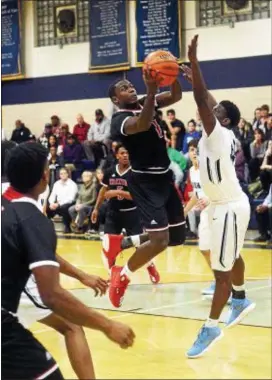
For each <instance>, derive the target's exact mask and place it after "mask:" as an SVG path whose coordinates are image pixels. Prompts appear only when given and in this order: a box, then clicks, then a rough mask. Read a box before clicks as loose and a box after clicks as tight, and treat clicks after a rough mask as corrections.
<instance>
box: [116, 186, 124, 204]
mask: <svg viewBox="0 0 272 380" xmlns="http://www.w3.org/2000/svg"><path fill="white" fill-rule="evenodd" d="M117 190H123V186H117ZM117 199H118V201H122V200H123V199H124V197H121V195H118V196H117Z"/></svg>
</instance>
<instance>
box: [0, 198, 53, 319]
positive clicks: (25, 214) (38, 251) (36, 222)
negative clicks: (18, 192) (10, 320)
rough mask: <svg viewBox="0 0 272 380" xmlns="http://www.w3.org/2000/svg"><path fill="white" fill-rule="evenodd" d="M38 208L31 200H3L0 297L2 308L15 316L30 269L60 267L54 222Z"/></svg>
mask: <svg viewBox="0 0 272 380" xmlns="http://www.w3.org/2000/svg"><path fill="white" fill-rule="evenodd" d="M38 207H39V206H38V203H37V202H35V201H34V200H33V199H31V198H27V197H23V198H20V199H16V200H14V201H12V202H9V201H8V200H6V199H5V198H4V197H2V223H1V246H2V254H1V263H2V273H1V286H2V294H1V296H2V307H3V308H5V309H6V310H7V311H11V312H12V313H16V312H17V309H18V305H19V301H20V297H21V293H22V291H23V289H24V287H25V285H26V283H27V280H28V278H29V275H30V271H31V269H33V268H36V267H38V266H43V265H53V266H59V264H58V263H57V261H56V256H55V252H56V245H57V238H56V233H55V230H54V226H53V223H52V221H51V220H49V219H48V218H47V217H46V216H45V215H43V214H42V213H41V211H40V210H39V208H38Z"/></svg>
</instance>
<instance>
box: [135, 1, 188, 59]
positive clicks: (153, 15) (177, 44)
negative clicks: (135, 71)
mask: <svg viewBox="0 0 272 380" xmlns="http://www.w3.org/2000/svg"><path fill="white" fill-rule="evenodd" d="M136 26H137V65H141V64H142V62H143V61H144V59H145V57H146V56H147V55H148V54H149V53H151V52H152V51H156V50H167V51H170V52H171V53H172V54H173V55H174V56H175V57H177V58H178V59H180V58H181V27H180V1H179V0H137V1H136Z"/></svg>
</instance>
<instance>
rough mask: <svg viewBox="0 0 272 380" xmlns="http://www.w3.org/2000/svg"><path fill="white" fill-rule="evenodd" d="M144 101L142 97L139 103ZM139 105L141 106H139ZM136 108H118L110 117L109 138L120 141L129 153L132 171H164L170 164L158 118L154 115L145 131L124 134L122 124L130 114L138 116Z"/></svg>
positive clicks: (139, 110) (139, 111) (138, 111)
mask: <svg viewBox="0 0 272 380" xmlns="http://www.w3.org/2000/svg"><path fill="white" fill-rule="evenodd" d="M143 102H144V98H143V99H141V100H140V103H143ZM140 107H141V106H140ZM141 110H142V108H139V109H138V110H119V111H117V112H116V113H115V114H113V116H112V119H111V138H112V140H115V141H121V142H122V143H123V144H124V146H125V147H126V149H127V150H128V153H129V159H130V162H131V168H132V171H135V172H140V173H163V172H164V173H165V172H166V171H167V170H168V167H169V165H170V160H169V158H168V155H167V150H166V142H165V139H164V134H163V130H162V128H161V126H160V122H159V120H157V119H156V118H155V117H154V119H153V121H152V123H151V126H150V128H149V129H148V130H147V131H145V132H140V133H137V134H134V135H126V133H125V131H124V124H125V122H126V120H127V119H128V118H129V117H131V116H139V115H140V113H141Z"/></svg>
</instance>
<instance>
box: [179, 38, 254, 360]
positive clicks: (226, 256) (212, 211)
mask: <svg viewBox="0 0 272 380" xmlns="http://www.w3.org/2000/svg"><path fill="white" fill-rule="evenodd" d="M197 40H198V36H195V37H194V38H193V40H192V41H191V44H190V45H189V48H188V58H189V61H190V63H191V78H192V85H193V93H194V99H195V101H196V104H197V107H198V111H199V115H200V118H201V120H202V123H203V127H204V130H203V136H202V138H201V140H200V142H199V158H200V166H199V168H200V181H201V184H202V188H203V190H204V193H205V194H206V195H207V196H208V198H209V200H210V205H209V206H208V209H207V212H208V223H209V230H210V233H211V239H210V251H211V266H212V269H213V271H214V276H215V293H214V297H213V302H212V307H211V312H210V316H209V318H208V319H207V321H206V322H205V324H204V326H203V327H202V328H201V330H200V332H199V334H198V337H197V339H196V341H195V342H194V344H193V346H192V347H191V348H190V349H189V351H188V352H187V357H189V358H196V357H199V356H202V355H203V354H204V352H206V351H207V350H208V349H209V348H210V347H211V346H212V345H213V344H214V343H215V342H216V341H218V340H219V339H220V338H222V337H223V331H221V329H220V328H219V326H218V322H219V318H220V315H221V312H222V310H223V308H224V306H225V305H226V303H227V301H228V298H229V296H230V294H231V290H232V301H231V309H230V315H229V317H228V320H227V322H226V326H227V327H231V326H234V325H236V324H237V323H239V322H240V321H241V320H242V319H243V318H244V317H245V316H246V315H247V314H248V313H249V312H250V311H251V310H253V309H254V307H255V304H254V303H253V302H251V301H250V300H248V299H247V298H246V296H245V285H244V271H245V264H244V261H243V259H242V257H241V256H240V251H241V249H242V247H243V243H244V239H245V234H246V230H247V227H248V223H249V218H250V205H249V201H248V198H247V196H246V195H245V194H244V193H243V191H242V189H241V187H240V185H239V181H238V179H237V176H236V173H235V167H234V159H235V137H234V134H233V132H232V131H231V128H232V127H234V126H235V125H237V124H238V122H239V119H240V111H239V109H238V108H237V106H236V105H235V104H233V103H232V102H230V101H222V102H220V103H219V104H217V103H216V101H215V99H214V98H213V97H212V96H211V94H210V93H209V92H208V90H207V88H206V84H205V82H204V79H203V77H202V73H201V70H200V66H199V63H198V59H197ZM185 74H186V71H185Z"/></svg>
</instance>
